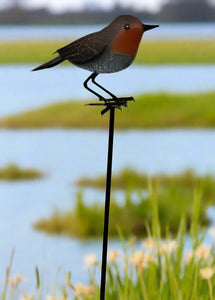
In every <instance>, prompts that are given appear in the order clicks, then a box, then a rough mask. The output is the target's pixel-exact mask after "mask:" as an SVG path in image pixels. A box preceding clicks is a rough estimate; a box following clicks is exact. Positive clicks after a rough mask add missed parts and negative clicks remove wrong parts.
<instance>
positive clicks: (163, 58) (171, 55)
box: [0, 40, 215, 64]
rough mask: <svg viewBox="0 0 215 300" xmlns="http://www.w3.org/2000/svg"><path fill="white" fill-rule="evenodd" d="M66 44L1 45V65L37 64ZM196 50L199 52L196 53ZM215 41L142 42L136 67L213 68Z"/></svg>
mask: <svg viewBox="0 0 215 300" xmlns="http://www.w3.org/2000/svg"><path fill="white" fill-rule="evenodd" d="M68 42H69V41H49V42H47V41H45V42H44V41H35V42H6V43H0V53H1V56H0V64H14V63H31V64H38V63H41V62H44V61H46V60H48V59H51V58H52V53H53V52H55V51H56V50H57V49H59V48H60V47H62V46H64V45H66V44H67V43H68ZM197 49H198V51H197ZM214 53H215V41H210V40H208V41H207V40H204V41H192V40H191V41H188V40H187V41H186V40H184V41H183V40H179V41H168V40H167V41H144V43H142V44H141V46H140V49H139V52H138V55H137V58H136V61H135V62H136V63H138V64H212V63H215V56H214Z"/></svg>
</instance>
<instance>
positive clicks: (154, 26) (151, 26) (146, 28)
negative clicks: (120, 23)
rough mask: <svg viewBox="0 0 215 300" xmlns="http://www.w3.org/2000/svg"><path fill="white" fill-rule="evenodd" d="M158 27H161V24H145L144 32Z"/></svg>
mask: <svg viewBox="0 0 215 300" xmlns="http://www.w3.org/2000/svg"><path fill="white" fill-rule="evenodd" d="M156 27H159V25H146V24H143V30H144V32H145V31H147V30H151V29H154V28H156Z"/></svg>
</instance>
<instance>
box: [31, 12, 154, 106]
mask: <svg viewBox="0 0 215 300" xmlns="http://www.w3.org/2000/svg"><path fill="white" fill-rule="evenodd" d="M156 27H158V25H146V24H143V23H142V22H141V21H140V20H139V19H138V18H136V17H134V16H131V15H121V16H119V17H117V18H116V19H114V20H113V21H112V22H111V23H110V24H109V25H108V26H107V27H105V28H103V29H102V30H100V31H97V32H94V33H91V34H88V35H86V36H84V37H82V38H80V39H78V40H75V41H74V42H72V43H70V44H68V45H66V46H65V47H63V48H60V49H58V50H57V51H56V52H55V53H57V54H58V56H57V57H55V58H54V59H52V60H50V61H48V62H46V63H44V64H42V65H40V66H39V67H37V68H35V69H33V71H38V70H42V69H47V68H51V67H54V66H56V65H58V64H60V63H62V62H63V61H65V60H68V61H69V62H71V63H72V64H73V65H75V66H77V67H80V68H83V69H86V70H89V71H90V72H91V73H92V74H91V75H90V76H89V77H88V78H87V79H86V80H85V81H84V87H85V88H86V89H87V90H88V91H90V92H91V93H93V94H94V95H95V96H97V97H98V98H99V100H101V101H104V102H105V103H106V104H107V102H109V103H110V101H111V100H112V101H113V102H112V103H114V104H115V105H116V106H117V103H118V102H117V100H118V99H119V98H117V97H116V96H115V95H114V94H113V93H111V92H110V91H108V90H107V89H106V88H104V87H103V86H102V85H100V84H99V83H97V82H96V81H95V79H96V77H97V76H98V75H99V74H103V73H114V72H118V71H121V70H123V69H125V68H127V67H129V66H130V65H131V63H132V62H133V61H134V59H135V56H136V54H137V50H138V47H139V44H140V41H141V38H142V35H143V34H144V32H146V31H148V30H151V29H153V28H156ZM90 80H91V81H92V83H93V84H95V85H96V86H97V87H99V88H100V89H102V90H103V91H104V92H106V93H107V94H108V95H109V96H110V97H111V99H109V100H108V99H105V98H104V97H103V96H101V95H100V94H99V93H98V92H96V91H94V90H93V89H92V88H89V86H88V82H89V81H90Z"/></svg>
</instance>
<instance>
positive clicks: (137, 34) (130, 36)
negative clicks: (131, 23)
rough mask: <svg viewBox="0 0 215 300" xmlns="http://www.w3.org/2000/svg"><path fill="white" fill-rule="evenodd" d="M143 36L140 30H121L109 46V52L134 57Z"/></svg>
mask: <svg viewBox="0 0 215 300" xmlns="http://www.w3.org/2000/svg"><path fill="white" fill-rule="evenodd" d="M142 35H143V30H142V29H141V28H131V29H130V30H124V29H121V30H120V32H119V33H118V34H117V35H116V37H115V38H114V40H113V41H112V44H111V50H112V51H113V52H116V53H120V54H126V55H131V56H135V55H136V53H137V50H138V46H139V44H140V40H141V38H142Z"/></svg>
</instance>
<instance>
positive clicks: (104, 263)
mask: <svg viewBox="0 0 215 300" xmlns="http://www.w3.org/2000/svg"><path fill="white" fill-rule="evenodd" d="M114 117H115V108H113V107H112V108H111V109H110V121H109V142H108V161H107V177H106V195H105V218H104V233H103V252H102V270H101V286H100V300H105V285H106V268H107V248H108V228H109V212H110V193H111V175H112V158H113V137H114Z"/></svg>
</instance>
